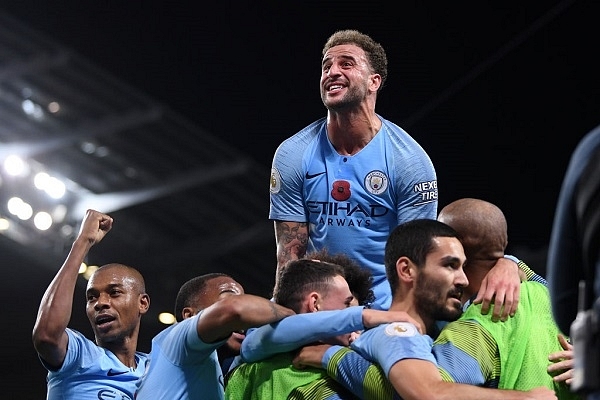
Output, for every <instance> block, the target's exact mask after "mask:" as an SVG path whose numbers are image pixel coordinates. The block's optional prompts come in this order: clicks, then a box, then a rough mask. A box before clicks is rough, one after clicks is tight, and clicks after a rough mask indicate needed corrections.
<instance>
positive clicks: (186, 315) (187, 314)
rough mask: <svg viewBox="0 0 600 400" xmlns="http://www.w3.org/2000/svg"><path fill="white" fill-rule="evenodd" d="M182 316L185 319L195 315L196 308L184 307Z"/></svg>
mask: <svg viewBox="0 0 600 400" xmlns="http://www.w3.org/2000/svg"><path fill="white" fill-rule="evenodd" d="M181 316H182V317H183V319H187V318H190V317H193V316H194V309H193V308H192V307H184V308H183V310H181Z"/></svg>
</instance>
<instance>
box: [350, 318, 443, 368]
mask: <svg viewBox="0 0 600 400" xmlns="http://www.w3.org/2000/svg"><path fill="white" fill-rule="evenodd" d="M432 342H433V341H432V339H431V337H429V336H427V335H422V334H420V333H419V331H418V330H417V327H416V326H414V325H413V324H411V323H409V322H392V323H389V324H382V325H379V326H377V327H375V328H372V329H368V330H366V331H364V332H363V333H362V334H361V335H360V337H359V338H358V339H357V340H355V341H354V342H352V344H351V345H350V346H351V348H352V349H353V350H355V351H356V352H357V353H359V354H360V355H362V356H363V357H365V358H366V359H367V360H370V361H374V362H376V363H378V364H379V365H381V368H383V371H384V372H385V376H386V377H387V376H388V375H389V372H390V369H391V368H392V366H393V365H394V364H396V363H397V362H398V361H400V360H403V359H406V358H414V359H419V360H425V361H430V362H432V363H434V364H435V363H436V361H435V358H434V357H433V354H431V345H432Z"/></svg>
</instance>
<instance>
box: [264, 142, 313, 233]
mask: <svg viewBox="0 0 600 400" xmlns="http://www.w3.org/2000/svg"><path fill="white" fill-rule="evenodd" d="M302 154H303V151H302V148H301V147H299V146H298V141H297V140H296V138H291V139H288V140H286V141H284V142H283V143H281V144H280V145H279V147H278V148H277V150H276V151H275V155H274V157H273V163H272V165H271V176H270V182H269V184H270V186H269V194H270V197H269V204H270V207H269V219H271V220H279V221H295V222H306V221H307V220H308V217H307V215H306V212H305V207H304V199H303V194H302V187H303V184H304V171H303V168H302Z"/></svg>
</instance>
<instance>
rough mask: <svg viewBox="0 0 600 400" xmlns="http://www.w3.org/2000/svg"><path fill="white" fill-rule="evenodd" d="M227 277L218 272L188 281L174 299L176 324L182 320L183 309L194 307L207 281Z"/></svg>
mask: <svg viewBox="0 0 600 400" xmlns="http://www.w3.org/2000/svg"><path fill="white" fill-rule="evenodd" d="M221 276H224V277H227V278H231V277H230V276H229V275H227V274H223V273H220V272H211V273H209V274H204V275H200V276H197V277H195V278H192V279H190V280H189V281H187V282H186V283H184V284H183V285H181V288H180V289H179V293H177V298H176V299H175V318H176V319H177V321H178V322H180V321H182V320H183V315H182V312H183V309H184V308H185V307H195V302H196V300H197V298H198V295H199V294H200V293H202V291H203V290H204V288H205V287H206V284H207V282H208V281H210V280H211V279H214V278H218V277H221Z"/></svg>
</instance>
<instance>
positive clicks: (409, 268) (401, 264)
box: [396, 256, 416, 282]
mask: <svg viewBox="0 0 600 400" xmlns="http://www.w3.org/2000/svg"><path fill="white" fill-rule="evenodd" d="M396 272H397V273H398V278H399V280H400V281H403V282H413V281H414V280H415V277H416V274H415V270H414V264H413V263H412V261H410V259H409V258H408V257H404V256H403V257H400V258H399V259H398V260H397V261H396Z"/></svg>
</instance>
